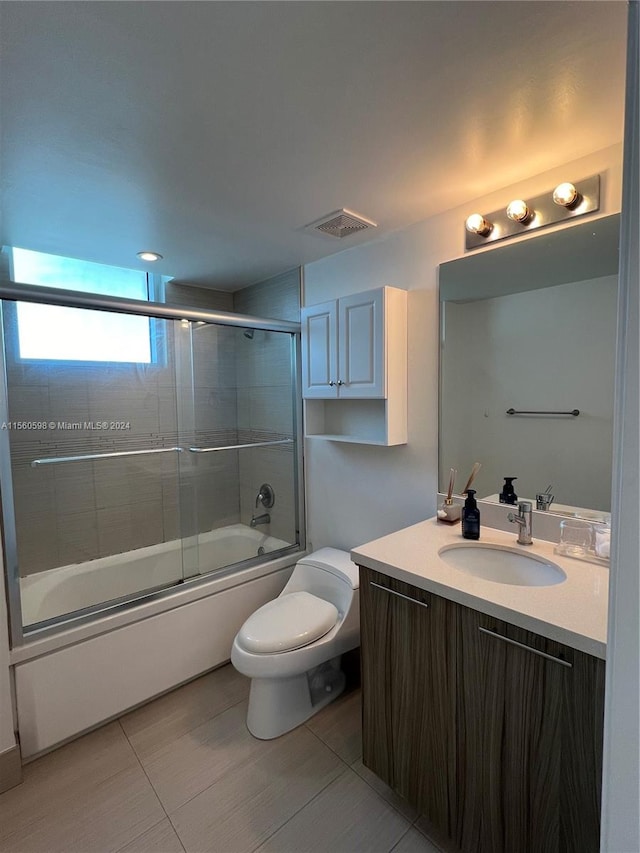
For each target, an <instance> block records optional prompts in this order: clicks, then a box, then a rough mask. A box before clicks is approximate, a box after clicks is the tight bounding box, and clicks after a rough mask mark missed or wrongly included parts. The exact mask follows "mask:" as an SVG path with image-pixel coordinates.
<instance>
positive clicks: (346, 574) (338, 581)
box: [281, 548, 360, 614]
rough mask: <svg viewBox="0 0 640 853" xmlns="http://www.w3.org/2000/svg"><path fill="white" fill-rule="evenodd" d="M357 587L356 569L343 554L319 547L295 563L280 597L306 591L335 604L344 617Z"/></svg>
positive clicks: (336, 550) (356, 594)
mask: <svg viewBox="0 0 640 853" xmlns="http://www.w3.org/2000/svg"><path fill="white" fill-rule="evenodd" d="M359 585H360V578H359V572H358V567H357V566H356V564H355V563H353V562H352V561H351V558H350V557H349V553H348V552H347V551H340V550H339V549H338V548H320V550H318V551H314V552H313V553H312V554H307V556H306V557H302V559H301V560H299V561H298V563H297V564H296V567H295V568H294V570H293V573H292V575H291V577H290V578H289V580H288V582H287V585H286V586H285V588H284V589H283V590H282V593H281V595H287V594H288V593H290V592H300V591H301V590H306V592H310V593H311V594H312V595H317V596H318V598H323V599H324V600H325V601H330V602H331V603H332V604H335V606H336V607H337V608H338V610H339V611H340V612H341V613H342V614H345V613H347V612H348V611H349V609H350V607H351V604H352V602H353V599H354V597H356V598H357V597H358V594H359V593H358V587H359Z"/></svg>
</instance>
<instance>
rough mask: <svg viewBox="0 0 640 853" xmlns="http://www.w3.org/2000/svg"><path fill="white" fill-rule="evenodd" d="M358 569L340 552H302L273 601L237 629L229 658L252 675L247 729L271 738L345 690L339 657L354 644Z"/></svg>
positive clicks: (357, 635) (357, 623)
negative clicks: (307, 553) (283, 586)
mask: <svg viewBox="0 0 640 853" xmlns="http://www.w3.org/2000/svg"><path fill="white" fill-rule="evenodd" d="M358 587H359V576H358V567H357V566H356V565H355V563H353V562H352V561H351V559H350V557H349V554H348V553H347V552H346V551H340V550H338V549H337V548H321V549H320V550H319V551H314V552H313V553H312V554H309V555H307V556H306V557H303V558H302V559H301V560H299V561H298V563H297V564H296V566H295V568H294V570H293V574H292V575H291V577H290V578H289V580H288V582H287V585H286V586H285V588H284V589H283V590H282V592H281V593H280V595H279V596H278V598H276V599H274V600H273V601H270V602H268V603H267V604H265V605H263V606H262V607H260V608H259V609H258V610H256V612H255V613H253V614H252V615H251V616H250V617H249V618H248V619H247V621H246V622H245V623H244V625H243V626H242V627H241V628H240V630H239V631H238V633H237V634H236V638H235V640H234V641H233V648H232V650H231V663H232V664H233V666H234V667H235V668H236V669H237V670H238V672H241V673H242V674H243V675H246V676H248V677H249V678H250V679H251V690H250V693H249V710H248V713H247V728H248V729H249V731H250V732H251V734H252V735H254V736H255V737H257V738H261V739H262V740H270V739H271V738H275V737H279V736H280V735H282V734H284V733H285V732H288V731H290V730H291V729H293V728H295V727H296V726H299V725H300V724H301V723H303V722H304V721H305V720H308V719H309V717H312V716H313V715H314V714H315V713H316V712H317V711H319V710H320V709H321V708H324V706H325V705H328V704H329V702H331V701H333V700H334V699H336V698H337V697H338V696H339V695H340V693H342V691H343V690H344V686H345V675H344V673H343V672H342V670H341V669H340V656H341V655H342V654H343V653H344V652H348V651H350V650H351V649H355V648H356V647H357V646H359V645H360V598H359V588H358Z"/></svg>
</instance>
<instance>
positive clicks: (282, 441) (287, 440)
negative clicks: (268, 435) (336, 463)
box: [189, 438, 293, 453]
mask: <svg viewBox="0 0 640 853" xmlns="http://www.w3.org/2000/svg"><path fill="white" fill-rule="evenodd" d="M273 444H293V439H292V438H281V439H278V440H277V441H254V442H253V443H252V444H228V445H226V447H190V448H189V451H190V453H217V452H218V450H244V448H245V447H269V446H271V445H273Z"/></svg>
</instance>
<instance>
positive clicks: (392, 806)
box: [348, 756, 433, 843]
mask: <svg viewBox="0 0 640 853" xmlns="http://www.w3.org/2000/svg"><path fill="white" fill-rule="evenodd" d="M358 761H362V756H360V758H356V760H355V761H354V762H353V764H357V763H358ZM353 764H349V765H348V767H349V768H350V769H351V770H353V772H354V773H355V774H356V776H357V777H358V779H362V781H363V782H364V783H365V785H368V786H369V787H370V788H371V790H372V791H373V792H374V793H376V794H377V795H378V796H379V797H380V798H381V799H383V800H384V801H385V803H386V804H387V805H388V806H390V807H391V808H392V809H393V810H394V811H395V812H397V813H398V814H399V815H400V817H402V818H404V819H405V820H406V821H407V823H408V824H409V829H410V828H411V827H412V826H415V824H416V822H417V821H419V820H420V818H421V817H422V815H420V814H419V815H418V816H417V817H416V818H414V819H413V820H410V819H409V818H408V817H407V816H406V815H404V814H402V812H401V811H400V809H399V808H397V806H394V805H393V803H392V802H390V801H389V800H388V799H387V798H386V797H383V796H382V794H381V793H380V791H376V789H375V788H374V787H373V785H372V784H371V782H369V781H368V780H367V779H365V778H364V776H361V775H360V774H359V773H358V771H357V770H355V769H354V766H353ZM362 766H363V767H365V766H366V765H365V764H364V763H363V765H362ZM372 772H373V771H372ZM390 790H393V788H390ZM394 793H395V791H394ZM397 796H400V794H398V795H397ZM412 808H413V807H412ZM416 828H417V827H416ZM421 834H422V835H424V832H422V833H421ZM425 838H427V836H426V835H425ZM427 840H428V841H431V839H430V838H428V839H427ZM432 843H433V842H432Z"/></svg>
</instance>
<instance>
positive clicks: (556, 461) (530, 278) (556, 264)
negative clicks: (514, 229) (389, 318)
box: [438, 214, 620, 518]
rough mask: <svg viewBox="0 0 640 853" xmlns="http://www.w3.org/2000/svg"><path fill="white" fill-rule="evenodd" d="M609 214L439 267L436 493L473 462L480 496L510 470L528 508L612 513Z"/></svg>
mask: <svg viewBox="0 0 640 853" xmlns="http://www.w3.org/2000/svg"><path fill="white" fill-rule="evenodd" d="M619 220H620V217H619V215H617V214H616V215H614V216H607V217H604V218H601V219H597V220H595V221H590V222H586V223H582V224H580V225H575V226H573V227H570V228H565V229H562V230H559V231H555V232H553V233H551V234H546V235H541V236H536V237H534V238H531V239H529V240H524V241H522V242H519V243H516V244H515V245H511V246H502V247H500V248H497V249H494V250H492V251H489V252H482V253H480V254H477V255H472V256H470V257H466V258H460V259H458V260H454V261H450V262H448V263H445V264H442V265H441V266H440V274H439V289H440V407H439V416H440V422H439V474H438V482H439V489H440V491H445V492H446V490H447V485H448V482H449V471H450V469H451V468H456V469H457V470H458V479H457V481H456V489H455V491H457V490H460V489H462V488H464V484H465V482H466V478H467V476H468V474H469V472H470V471H471V468H472V466H473V463H474V462H475V461H478V462H481V463H482V469H481V470H480V473H479V474H478V476H477V478H476V481H475V483H474V487H475V488H476V489H477V494H478V497H479V498H482V499H485V500H491V501H498V494H499V492H500V491H501V489H502V484H503V482H504V477H517V478H518V479H517V480H516V481H515V482H514V487H515V490H516V493H517V495H518V497H519V498H520V499H526V500H533V501H534V508H535V496H536V493H538V492H544V491H545V489H546V488H547V487H548V486H551V493H552V494H553V495H554V501H553V503H552V504H551V506H550V507H549V510H550V511H553V512H559V513H561V514H578V515H583V516H584V517H587V518H601V517H602V514H603V513H607V512H609V511H610V507H611V459H612V433H613V394H614V371H615V349H616V311H617V304H616V303H617V291H618V243H619V230H620V221H619ZM575 411H578V412H579V414H577V415H576V414H571V413H572V412H575ZM508 412H512V413H511V414H509V413H508ZM565 412H567V413H569V414H564V413H565Z"/></svg>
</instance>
